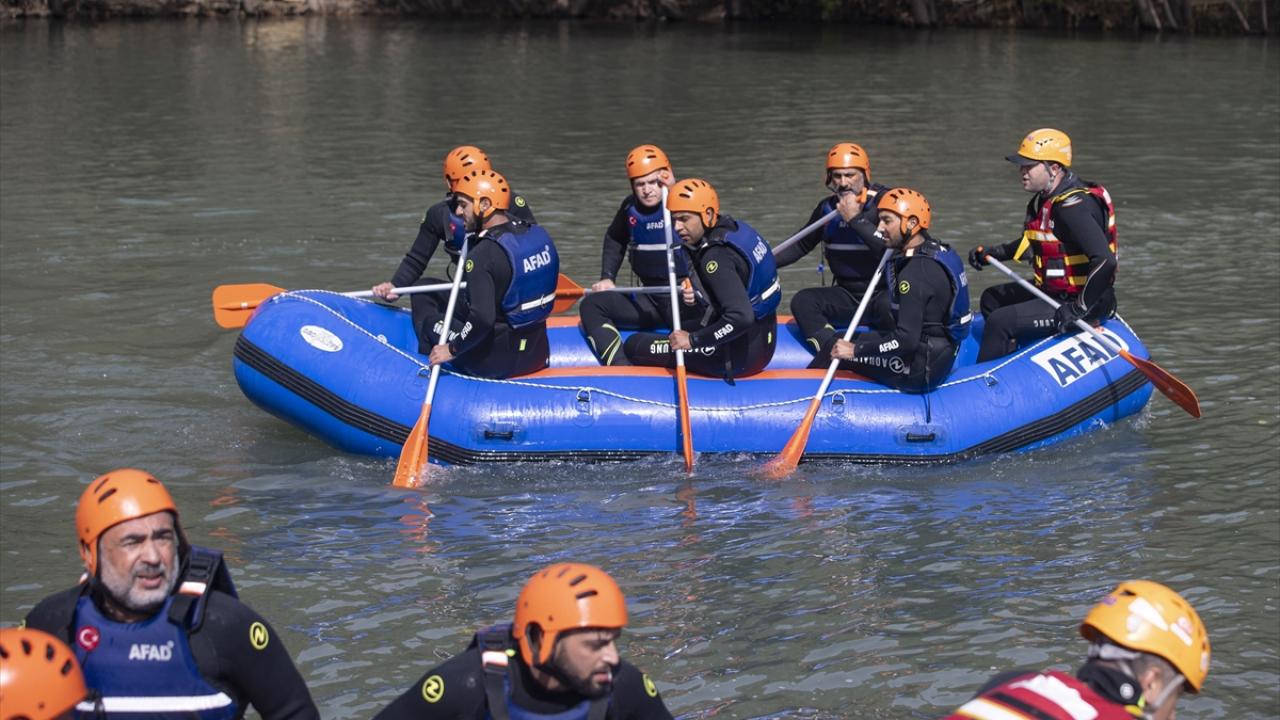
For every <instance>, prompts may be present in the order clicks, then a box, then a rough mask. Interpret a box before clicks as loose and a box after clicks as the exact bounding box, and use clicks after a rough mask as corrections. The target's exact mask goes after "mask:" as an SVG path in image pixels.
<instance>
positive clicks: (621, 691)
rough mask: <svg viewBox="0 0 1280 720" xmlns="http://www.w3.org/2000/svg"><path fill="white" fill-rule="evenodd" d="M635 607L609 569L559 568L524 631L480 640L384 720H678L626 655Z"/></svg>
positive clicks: (487, 633) (529, 612)
mask: <svg viewBox="0 0 1280 720" xmlns="http://www.w3.org/2000/svg"><path fill="white" fill-rule="evenodd" d="M626 625H627V606H626V599H625V598H624V597H623V596H622V591H621V590H620V589H618V585H617V583H615V582H614V581H613V578H611V577H609V575H608V574H607V573H605V572H604V571H603V570H600V569H599V568H595V567H592V566H591V565H585V564H582V563H558V564H555V565H552V566H550V567H547V568H544V569H543V570H540V571H538V572H537V573H536V574H535V575H534V576H533V577H532V578H530V579H529V581H528V582H527V583H525V586H524V589H522V590H521V591H520V596H519V597H517V598H516V610H515V618H514V622H512V624H510V625H505V624H504V625H495V626H493V627H491V628H488V629H487V630H483V631H481V632H479V633H477V634H476V636H475V638H474V639H473V640H472V641H471V645H470V646H469V647H468V648H467V650H466V651H465V652H463V653H462V654H460V655H456V656H454V657H453V658H451V659H449V660H446V661H445V662H444V663H443V664H442V665H439V666H438V667H436V668H434V669H432V670H429V671H428V672H427V674H426V675H423V676H422V678H421V679H419V680H418V682H417V683H416V684H415V685H414V686H413V687H412V688H410V689H409V690H408V691H407V692H405V693H404V694H403V695H401V696H400V697H399V698H397V699H396V700H394V701H393V702H392V703H391V704H390V705H388V706H387V707H386V709H384V710H383V711H382V712H381V713H379V714H378V715H377V716H376V720H430V719H431V718H442V719H444V718H448V720H456V719H458V718H475V719H476V720H482V719H483V718H494V719H495V720H507V719H508V718H517V719H519V720H536V719H537V718H540V717H545V718H554V719H555V720H604V718H611V719H612V720H650V719H652V720H669V719H670V718H671V713H670V712H669V711H668V710H667V708H666V706H665V705H664V704H663V702H662V698H661V697H659V696H658V688H657V686H655V685H654V683H653V681H652V680H650V679H649V676H648V675H645V674H644V673H642V672H641V671H640V670H638V669H637V668H636V667H635V666H634V665H631V664H630V663H628V662H626V661H625V660H623V659H622V658H621V657H620V655H619V653H618V646H617V640H618V636H619V635H621V634H622V628H624V627H626Z"/></svg>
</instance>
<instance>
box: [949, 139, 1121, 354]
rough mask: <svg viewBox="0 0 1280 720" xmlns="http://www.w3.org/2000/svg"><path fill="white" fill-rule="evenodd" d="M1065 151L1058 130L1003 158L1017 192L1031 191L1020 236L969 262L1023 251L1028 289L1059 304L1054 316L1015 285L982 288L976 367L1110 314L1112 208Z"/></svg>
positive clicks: (980, 263)
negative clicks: (1031, 276) (1018, 178)
mask: <svg viewBox="0 0 1280 720" xmlns="http://www.w3.org/2000/svg"><path fill="white" fill-rule="evenodd" d="M1071 154H1072V151H1071V138H1069V137H1067V134H1066V133H1064V132H1062V131H1061V130H1055V129H1053V128H1041V129H1039V130H1033V131H1032V132H1031V133H1030V134H1028V135H1027V136H1026V137H1025V138H1023V139H1022V144H1021V145H1020V146H1019V147H1018V152H1017V153H1016V154H1014V155H1010V156H1008V158H1006V159H1007V160H1008V161H1009V162H1011V163H1014V164H1015V165H1017V166H1018V168H1019V170H1020V172H1021V175H1022V189H1023V190H1026V191H1027V192H1029V193H1032V196H1031V200H1030V202H1028V203H1027V215H1026V221H1025V223H1024V227H1023V232H1022V237H1020V238H1018V239H1017V240H1015V241H1013V242H1010V243H1005V244H1004V245H993V246H991V247H983V246H982V245H979V246H977V247H976V248H974V249H973V250H972V251H971V252H970V253H969V264H970V265H973V267H974V268H975V269H977V270H981V269H982V268H983V267H985V266H986V265H987V264H988V263H987V260H986V259H987V257H988V256H990V257H993V258H995V259H996V260H1002V261H1003V260H1010V259H1012V260H1020V259H1022V257H1023V256H1024V255H1025V254H1026V253H1027V251H1028V250H1030V251H1031V254H1032V269H1033V271H1034V273H1035V283H1036V286H1037V287H1039V288H1040V289H1041V290H1043V291H1044V292H1045V293H1047V294H1048V295H1049V296H1051V297H1053V298H1054V299H1055V300H1057V301H1058V302H1059V303H1061V305H1059V306H1058V309H1057V310H1056V311H1055V310H1054V309H1053V307H1052V306H1050V305H1049V304H1048V303H1046V302H1045V301H1044V300H1041V299H1040V298H1037V297H1035V296H1034V295H1032V294H1031V293H1030V292H1029V291H1028V290H1026V289H1025V288H1023V287H1022V286H1021V285H1019V284H1017V283H1005V284H1004V285H997V286H995V287H992V288H988V289H987V290H986V292H984V293H982V300H981V306H982V315H983V317H985V318H986V329H985V330H984V331H983V335H982V347H981V349H980V350H979V351H978V362H986V361H987V360H993V359H995V358H998V357H1001V356H1004V355H1008V354H1009V353H1011V352H1013V351H1014V350H1017V349H1018V348H1019V347H1021V346H1024V345H1026V344H1027V343H1029V342H1031V341H1033V340H1036V339H1038V338H1042V337H1047V336H1049V335H1052V334H1054V333H1055V332H1058V333H1067V332H1074V331H1075V321H1076V320H1080V319H1083V320H1086V321H1088V322H1090V323H1095V324H1096V323H1098V322H1102V321H1105V320H1106V319H1107V318H1109V317H1111V316H1113V315H1115V312H1116V293H1115V280H1116V211H1115V205H1114V204H1113V203H1112V202H1111V195H1110V194H1109V193H1108V192H1107V189H1106V188H1104V187H1102V186H1101V185H1098V184H1095V183H1091V182H1086V181H1084V180H1081V179H1080V178H1079V177H1078V176H1077V175H1076V174H1075V173H1074V172H1073V171H1072V170H1071Z"/></svg>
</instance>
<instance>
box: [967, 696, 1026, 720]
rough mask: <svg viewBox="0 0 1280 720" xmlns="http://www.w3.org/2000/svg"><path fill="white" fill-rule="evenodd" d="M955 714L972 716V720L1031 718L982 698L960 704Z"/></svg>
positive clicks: (1017, 719) (1020, 719) (1023, 719)
mask: <svg viewBox="0 0 1280 720" xmlns="http://www.w3.org/2000/svg"><path fill="white" fill-rule="evenodd" d="M956 714H957V715H963V716H964V717H968V718H974V720H1033V718H1032V717H1031V716H1030V715H1023V714H1022V713H1016V712H1014V711H1012V710H1009V709H1007V708H1004V707H1001V706H1000V705H996V704H995V703H993V702H990V701H988V700H985V699H983V698H977V699H975V700H970V701H969V702H967V703H965V704H964V705H962V706H960V709H959V710H956Z"/></svg>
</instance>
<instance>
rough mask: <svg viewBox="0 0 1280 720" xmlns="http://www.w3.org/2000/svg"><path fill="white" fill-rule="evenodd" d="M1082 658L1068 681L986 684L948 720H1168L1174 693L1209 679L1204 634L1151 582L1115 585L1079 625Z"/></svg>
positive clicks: (1038, 675)
mask: <svg viewBox="0 0 1280 720" xmlns="http://www.w3.org/2000/svg"><path fill="white" fill-rule="evenodd" d="M1080 634H1081V635H1083V636H1084V639H1085V640H1087V641H1089V659H1088V661H1086V662H1085V664H1084V665H1083V666H1081V668H1080V669H1079V670H1078V671H1077V672H1076V674H1075V676H1074V677H1073V676H1071V675H1068V674H1066V673H1064V672H1060V671H1058V670H1043V671H1041V672H1010V673H1004V674H1002V675H999V676H997V677H996V678H994V679H992V681H991V682H989V683H987V685H986V687H984V688H983V689H982V691H980V692H979V693H978V696H977V697H975V698H974V699H973V700H970V701H969V702H967V703H965V704H964V705H963V706H961V707H960V709H958V710H956V711H955V713H953V714H952V715H949V716H948V720H964V719H965V718H972V719H973V720H1017V719H1018V718H1028V719H1034V718H1097V719H1098V720H1133V718H1135V717H1139V718H1150V719H1151V720H1169V718H1172V717H1174V715H1175V713H1176V710H1177V704H1178V698H1179V697H1180V696H1181V695H1182V693H1183V692H1184V691H1185V692H1190V693H1198V692H1200V688H1201V687H1203V685H1204V679H1205V677H1206V676H1208V674H1209V635H1208V633H1207V632H1206V631H1205V628H1204V623H1202V622H1200V617H1199V616H1198V615H1196V611H1195V610H1193V609H1192V608H1191V605H1189V604H1188V603H1187V601H1186V600H1184V599H1183V598H1182V596H1181V595H1179V594H1178V593H1176V592H1174V591H1173V590H1170V589H1169V588H1167V587H1165V586H1164V585H1161V584H1160V583H1157V582H1151V581H1149V580H1132V581H1129V582H1123V583H1120V584H1119V585H1117V586H1116V589H1115V590H1112V591H1111V593H1110V594H1109V595H1107V596H1106V597H1104V598H1103V599H1102V602H1100V603H1098V604H1097V605H1096V606H1094V608H1093V609H1092V610H1090V611H1089V614H1088V615H1086V616H1085V618H1084V622H1083V623H1081V624H1080Z"/></svg>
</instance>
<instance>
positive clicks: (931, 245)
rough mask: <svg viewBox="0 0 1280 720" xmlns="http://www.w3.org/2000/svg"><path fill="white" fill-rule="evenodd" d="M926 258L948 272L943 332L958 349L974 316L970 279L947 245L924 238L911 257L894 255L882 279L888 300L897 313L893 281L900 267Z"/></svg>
mask: <svg viewBox="0 0 1280 720" xmlns="http://www.w3.org/2000/svg"><path fill="white" fill-rule="evenodd" d="M918 257H927V258H930V259H932V260H935V261H936V262H937V263H938V264H939V265H941V266H942V269H943V270H945V271H946V272H947V278H948V279H949V280H951V306H950V308H949V310H948V311H947V319H946V323H947V324H946V331H947V335H948V336H949V337H950V338H951V340H952V342H954V343H955V344H956V345H957V346H958V345H959V344H960V343H961V342H963V341H964V339H965V338H967V337H969V331H970V329H971V326H972V324H973V313H971V312H970V311H969V278H968V277H966V276H965V274H964V261H963V260H961V259H960V255H958V254H957V253H956V251H955V250H952V249H951V246H950V245H947V244H945V243H940V242H938V241H937V240H934V239H933V238H930V237H928V236H925V241H924V244H923V245H920V246H918V247H916V248H915V250H914V251H913V252H912V254H911V255H910V256H907V255H896V254H895V255H894V256H893V257H892V258H891V260H890V262H889V263H888V267H886V268H885V274H884V279H885V282H886V283H888V291H889V297H890V298H891V301H890V302H891V304H892V307H893V311H894V313H895V314H896V313H897V311H898V297H899V295H898V282H897V280H896V279H895V277H896V276H897V274H898V272H900V271H901V269H902V267H903V266H904V265H906V264H907V262H909V261H910V260H911V259H912V258H918Z"/></svg>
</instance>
